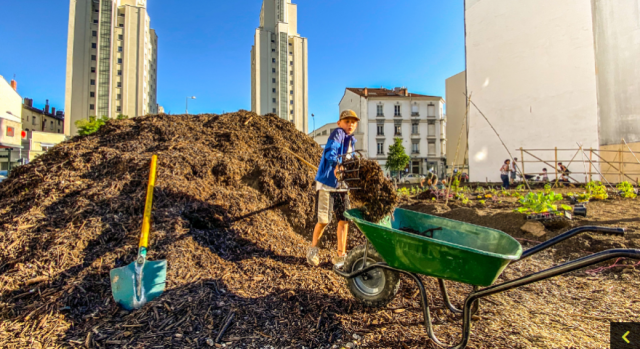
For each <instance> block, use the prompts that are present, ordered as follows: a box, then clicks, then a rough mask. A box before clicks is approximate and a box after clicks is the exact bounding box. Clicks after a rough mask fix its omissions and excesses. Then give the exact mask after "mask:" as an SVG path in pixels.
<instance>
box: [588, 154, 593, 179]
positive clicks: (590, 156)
mask: <svg viewBox="0 0 640 349" xmlns="http://www.w3.org/2000/svg"><path fill="white" fill-rule="evenodd" d="M592 158H593V148H589V182H591V181H593V177H592V176H591V172H592V170H593V169H592V168H591V165H593V162H592V161H591V160H592Z"/></svg>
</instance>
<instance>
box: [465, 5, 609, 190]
mask: <svg viewBox="0 0 640 349" xmlns="http://www.w3.org/2000/svg"><path fill="white" fill-rule="evenodd" d="M472 3H473V4H472V5H473V6H469V5H470V2H468V3H467V5H468V6H467V9H466V30H467V33H466V35H467V39H466V45H467V90H468V92H469V93H472V98H471V99H472V101H473V102H475V104H477V105H478V107H479V108H480V109H481V110H482V111H483V112H484V114H485V115H486V116H487V117H488V118H489V120H490V121H491V123H492V124H493V126H494V127H495V128H496V130H497V131H498V133H499V134H500V136H501V137H502V139H503V140H504V142H505V143H506V145H507V146H508V147H509V149H510V151H514V150H515V149H516V148H519V147H524V148H553V147H556V146H557V147H558V148H577V146H576V142H582V143H583V144H584V146H585V147H587V148H588V147H594V148H597V147H598V119H597V101H596V67H595V60H594V44H593V29H592V17H591V3H590V2H589V1H585V0H563V1H557V0H518V1H513V0H479V1H472ZM469 118H470V120H469V127H470V134H469V152H470V153H469V162H470V176H471V180H472V181H484V180H485V178H488V179H489V180H493V181H498V180H499V178H500V172H499V168H500V166H501V164H502V163H503V161H504V160H505V159H506V158H507V157H508V155H507V152H506V151H505V149H504V148H503V146H502V145H501V144H500V141H499V140H498V138H497V137H496V135H495V134H494V132H493V131H492V130H491V128H490V127H489V125H488V124H487V122H486V121H485V120H484V119H483V118H482V116H481V115H480V114H479V113H478V112H477V111H476V109H475V108H473V107H471V109H470V115H469ZM513 155H514V156H517V157H520V156H518V155H519V154H517V155H516V153H515V152H514V154H513ZM547 158H549V157H547ZM550 159H553V153H551V157H550ZM542 167H548V166H546V165H544V164H540V165H539V166H536V165H531V167H529V168H527V169H526V170H527V172H532V171H540V170H541V168H542Z"/></svg>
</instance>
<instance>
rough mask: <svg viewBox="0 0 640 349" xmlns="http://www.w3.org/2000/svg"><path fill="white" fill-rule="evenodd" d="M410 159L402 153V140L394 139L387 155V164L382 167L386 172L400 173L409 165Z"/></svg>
mask: <svg viewBox="0 0 640 349" xmlns="http://www.w3.org/2000/svg"><path fill="white" fill-rule="evenodd" d="M410 160H411V158H410V157H409V155H407V153H406V152H405V151H404V146H403V145H402V139H401V138H396V139H395V140H394V142H393V144H392V145H390V146H389V153H388V154H387V163H386V164H385V165H384V166H385V168H386V169H387V170H390V171H396V172H399V171H402V170H404V168H405V167H407V165H408V164H409V161H410Z"/></svg>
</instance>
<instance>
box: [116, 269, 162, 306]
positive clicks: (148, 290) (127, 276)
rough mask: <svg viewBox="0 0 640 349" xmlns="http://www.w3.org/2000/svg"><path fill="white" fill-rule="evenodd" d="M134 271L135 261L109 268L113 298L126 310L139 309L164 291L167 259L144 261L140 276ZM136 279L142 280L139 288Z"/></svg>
mask: <svg viewBox="0 0 640 349" xmlns="http://www.w3.org/2000/svg"><path fill="white" fill-rule="evenodd" d="M136 273H137V271H136V262H133V263H130V264H129V265H127V266H124V267H121V268H116V269H111V292H112V293H113V299H114V300H115V301H116V302H117V303H118V304H120V305H121V306H122V307H123V308H125V309H127V310H133V309H140V308H141V307H142V306H143V305H145V304H146V303H147V302H149V301H151V300H152V299H154V298H156V297H158V296H159V295H161V294H162V292H164V286H165V283H166V281H167V261H166V260H162V261H146V262H145V263H144V265H143V267H142V269H141V277H140V278H138V276H137V274H136ZM138 280H142V287H141V288H140V289H139V290H138V287H137V285H138ZM138 291H140V294H138Z"/></svg>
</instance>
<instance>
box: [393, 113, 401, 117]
mask: <svg viewBox="0 0 640 349" xmlns="http://www.w3.org/2000/svg"><path fill="white" fill-rule="evenodd" d="M393 117H394V118H401V117H402V114H393Z"/></svg>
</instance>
